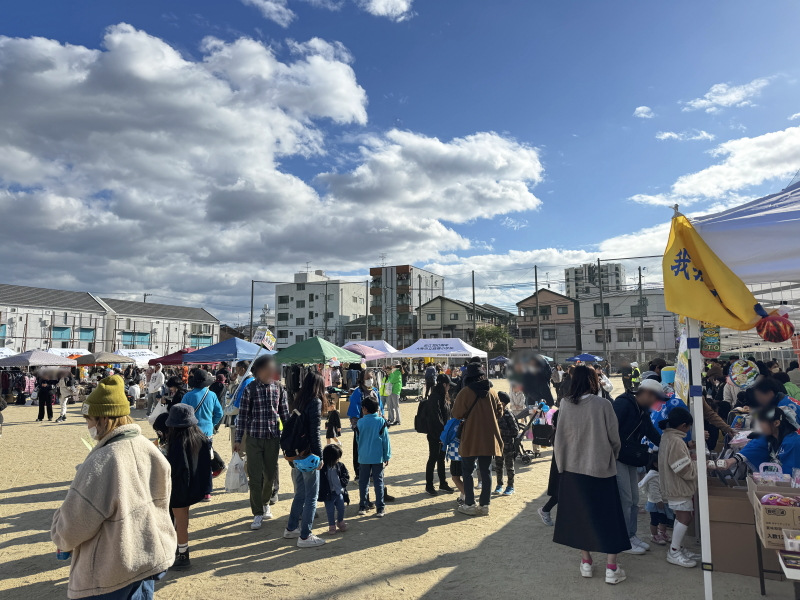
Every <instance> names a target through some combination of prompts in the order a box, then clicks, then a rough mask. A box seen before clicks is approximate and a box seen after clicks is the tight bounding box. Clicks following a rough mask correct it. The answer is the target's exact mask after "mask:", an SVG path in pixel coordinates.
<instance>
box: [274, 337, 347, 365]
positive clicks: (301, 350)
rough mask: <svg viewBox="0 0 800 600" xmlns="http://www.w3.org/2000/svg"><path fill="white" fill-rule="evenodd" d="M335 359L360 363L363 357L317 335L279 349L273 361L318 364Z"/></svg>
mask: <svg viewBox="0 0 800 600" xmlns="http://www.w3.org/2000/svg"><path fill="white" fill-rule="evenodd" d="M333 359H336V360H338V361H339V362H348V363H350V362H353V363H360V362H361V361H362V360H363V358H362V357H361V356H359V355H358V354H355V353H353V352H350V351H349V350H345V349H344V348H340V347H339V346H335V345H333V344H331V343H330V342H328V341H326V340H323V339H322V338H319V337H312V338H308V339H307V340H303V341H302V342H298V343H297V344H294V345H293V346H289V347H288V348H285V349H284V350H281V351H279V352H278V353H277V354H276V355H275V362H277V363H279V364H303V365H310V364H319V363H326V362H328V361H329V360H333Z"/></svg>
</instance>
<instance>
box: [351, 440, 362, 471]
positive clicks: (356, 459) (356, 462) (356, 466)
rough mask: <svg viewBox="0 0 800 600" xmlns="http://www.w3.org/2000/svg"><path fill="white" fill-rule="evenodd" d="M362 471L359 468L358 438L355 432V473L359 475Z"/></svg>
mask: <svg viewBox="0 0 800 600" xmlns="http://www.w3.org/2000/svg"><path fill="white" fill-rule="evenodd" d="M360 472H361V471H360V470H359V468H358V440H357V439H356V435H355V434H353V473H355V474H356V475H358V474H359V473H360Z"/></svg>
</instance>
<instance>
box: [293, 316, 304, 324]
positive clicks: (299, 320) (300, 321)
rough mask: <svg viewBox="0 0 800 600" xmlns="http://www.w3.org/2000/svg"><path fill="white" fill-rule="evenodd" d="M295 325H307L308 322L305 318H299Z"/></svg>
mask: <svg viewBox="0 0 800 600" xmlns="http://www.w3.org/2000/svg"><path fill="white" fill-rule="evenodd" d="M294 324H295V325H305V324H306V320H305V318H303V317H297V318H296V319H295V320H294Z"/></svg>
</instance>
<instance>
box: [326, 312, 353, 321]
mask: <svg viewBox="0 0 800 600" xmlns="http://www.w3.org/2000/svg"><path fill="white" fill-rule="evenodd" d="M329 314H330V315H331V316H330V318H333V313H329ZM357 318H358V315H352V318H351V319H350V320H351V321H355V320H356V319H357Z"/></svg>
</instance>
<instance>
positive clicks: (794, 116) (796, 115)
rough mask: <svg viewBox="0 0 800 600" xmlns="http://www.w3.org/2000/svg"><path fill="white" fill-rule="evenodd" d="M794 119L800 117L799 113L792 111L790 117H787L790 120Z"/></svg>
mask: <svg viewBox="0 0 800 600" xmlns="http://www.w3.org/2000/svg"><path fill="white" fill-rule="evenodd" d="M795 119H800V113H794V114H793V115H792V116H791V117H789V120H790V121H794V120H795Z"/></svg>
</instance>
